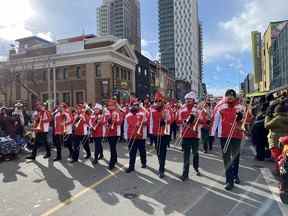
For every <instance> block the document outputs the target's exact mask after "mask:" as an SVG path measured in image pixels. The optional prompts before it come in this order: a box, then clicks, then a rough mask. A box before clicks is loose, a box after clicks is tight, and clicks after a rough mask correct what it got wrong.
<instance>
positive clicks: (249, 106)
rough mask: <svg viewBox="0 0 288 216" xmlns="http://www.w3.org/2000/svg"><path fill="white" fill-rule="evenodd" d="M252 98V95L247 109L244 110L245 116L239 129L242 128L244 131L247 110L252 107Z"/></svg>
mask: <svg viewBox="0 0 288 216" xmlns="http://www.w3.org/2000/svg"><path fill="white" fill-rule="evenodd" d="M253 99H254V97H251V99H250V102H249V104H248V106H247V109H246V112H245V117H244V120H243V123H242V125H241V130H243V131H246V128H245V125H246V122H247V119H248V115H249V111H250V109H251V107H252V103H253Z"/></svg>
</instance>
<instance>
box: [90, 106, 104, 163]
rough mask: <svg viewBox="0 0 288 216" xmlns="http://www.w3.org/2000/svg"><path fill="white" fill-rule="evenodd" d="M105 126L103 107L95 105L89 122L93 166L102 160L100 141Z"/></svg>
mask: <svg viewBox="0 0 288 216" xmlns="http://www.w3.org/2000/svg"><path fill="white" fill-rule="evenodd" d="M105 124H106V121H105V117H104V114H103V107H102V105H101V104H98V103H97V104H96V105H95V107H94V114H93V115H92V116H91V118H90V121H89V126H90V128H91V130H92V133H91V137H92V139H93V142H94V145H95V151H94V160H93V163H94V164H97V163H98V160H100V159H102V158H103V147H102V139H103V137H104V134H105V127H104V125H105Z"/></svg>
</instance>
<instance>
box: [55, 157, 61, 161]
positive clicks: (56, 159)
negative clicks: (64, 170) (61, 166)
mask: <svg viewBox="0 0 288 216" xmlns="http://www.w3.org/2000/svg"><path fill="white" fill-rule="evenodd" d="M61 160H62V159H61V158H59V157H57V158H55V159H54V160H53V161H61Z"/></svg>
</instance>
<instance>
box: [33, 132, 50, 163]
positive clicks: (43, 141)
mask: <svg viewBox="0 0 288 216" xmlns="http://www.w3.org/2000/svg"><path fill="white" fill-rule="evenodd" d="M47 134H48V133H36V137H35V144H34V145H33V149H32V157H34V158H35V157H36V156H37V150H38V148H39V147H40V146H41V145H45V148H46V155H47V156H50V155H51V150H50V146H49V143H48V141H47Z"/></svg>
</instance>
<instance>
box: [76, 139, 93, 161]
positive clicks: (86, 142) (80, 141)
mask: <svg viewBox="0 0 288 216" xmlns="http://www.w3.org/2000/svg"><path fill="white" fill-rule="evenodd" d="M81 144H82V145H83V148H84V150H85V151H86V154H87V156H90V155H91V150H90V146H89V138H88V137H87V136H78V135H75V136H74V142H73V157H72V158H73V160H74V161H78V159H79V153H80V145H81Z"/></svg>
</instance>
